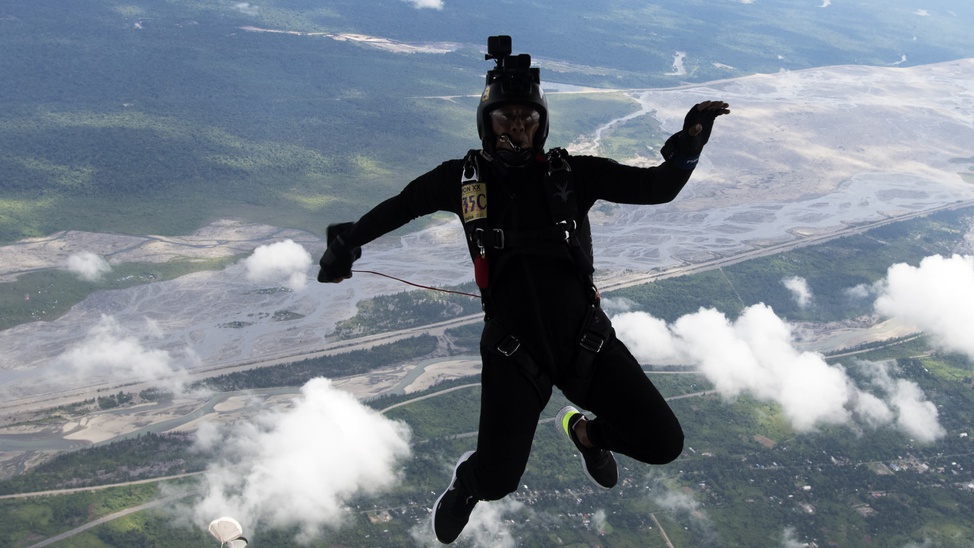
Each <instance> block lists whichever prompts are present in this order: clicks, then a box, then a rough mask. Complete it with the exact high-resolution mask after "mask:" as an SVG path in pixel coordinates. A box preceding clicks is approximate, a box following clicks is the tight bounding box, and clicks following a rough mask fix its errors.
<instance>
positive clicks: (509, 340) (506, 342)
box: [497, 335, 521, 358]
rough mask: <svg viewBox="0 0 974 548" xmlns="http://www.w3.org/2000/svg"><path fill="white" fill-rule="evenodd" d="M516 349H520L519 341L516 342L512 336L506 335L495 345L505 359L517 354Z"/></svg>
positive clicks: (515, 338)
mask: <svg viewBox="0 0 974 548" xmlns="http://www.w3.org/2000/svg"><path fill="white" fill-rule="evenodd" d="M518 348H521V341H519V340H517V337H515V336H514V335H507V336H505V337H504V338H503V339H501V342H499V343H497V351H498V352H500V353H501V354H503V355H504V357H507V358H510V357H511V354H514V353H515V352H517V349H518Z"/></svg>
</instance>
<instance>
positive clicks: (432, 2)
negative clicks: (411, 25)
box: [403, 0, 443, 10]
mask: <svg viewBox="0 0 974 548" xmlns="http://www.w3.org/2000/svg"><path fill="white" fill-rule="evenodd" d="M403 1H404V2H406V3H407V4H412V5H413V7H414V8H416V9H434V10H442V9H443V0H403Z"/></svg>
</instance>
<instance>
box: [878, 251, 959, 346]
mask: <svg viewBox="0 0 974 548" xmlns="http://www.w3.org/2000/svg"><path fill="white" fill-rule="evenodd" d="M877 287H878V292H879V297H877V299H876V301H875V303H874V307H875V309H876V312H878V313H880V314H882V315H884V316H887V317H892V318H897V319H899V320H901V321H903V322H905V323H907V324H910V325H913V326H915V327H917V328H918V329H921V330H922V331H924V332H926V333H927V334H929V335H930V336H931V338H932V339H933V341H934V342H935V344H937V345H939V346H941V347H943V348H945V349H947V350H951V351H955V352H962V353H964V354H965V355H967V356H968V357H970V358H972V359H974V337H972V336H971V333H974V306H972V303H974V257H970V256H961V255H954V256H952V257H950V258H949V259H948V258H944V257H942V256H940V255H934V256H931V257H927V258H925V259H923V260H922V261H920V265H919V266H917V267H913V266H910V265H908V264H904V263H900V264H895V265H893V266H891V267H890V268H889V270H888V271H887V273H886V279H885V280H884V281H883V282H880V283H879V284H878V285H877Z"/></svg>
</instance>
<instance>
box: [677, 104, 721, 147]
mask: <svg viewBox="0 0 974 548" xmlns="http://www.w3.org/2000/svg"><path fill="white" fill-rule="evenodd" d="M727 106H728V105H727V103H725V102H723V101H704V102H702V103H697V104H696V105H694V106H693V108H691V109H690V112H688V113H687V115H686V118H684V119H683V131H681V132H680V138H679V140H678V141H677V148H678V149H679V151H680V152H681V153H683V154H685V155H687V156H699V155H700V152H701V151H702V150H703V146H704V145H706V144H707V141H709V140H710V132H711V131H713V129H714V120H715V119H716V118H717V117H718V116H720V115H721V114H730V110H729V109H728V108H727Z"/></svg>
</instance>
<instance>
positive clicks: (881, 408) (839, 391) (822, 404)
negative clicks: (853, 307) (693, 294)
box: [612, 304, 943, 441]
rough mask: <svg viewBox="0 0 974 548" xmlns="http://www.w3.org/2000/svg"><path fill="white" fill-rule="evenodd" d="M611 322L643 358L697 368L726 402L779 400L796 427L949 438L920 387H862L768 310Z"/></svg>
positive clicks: (626, 317) (631, 316) (633, 316)
mask: <svg viewBox="0 0 974 548" xmlns="http://www.w3.org/2000/svg"><path fill="white" fill-rule="evenodd" d="M612 321H613V324H614V325H615V328H616V332H617V334H618V336H619V338H620V339H622V340H624V341H625V342H626V344H627V345H629V347H630V350H632V352H633V354H634V355H635V356H636V357H637V358H638V359H640V360H641V361H644V362H650V363H656V364H685V365H690V366H692V367H696V368H698V369H699V371H700V372H701V373H702V374H703V375H704V376H706V377H707V379H708V380H709V381H710V382H712V383H713V384H714V387H715V389H716V390H717V391H718V392H719V393H720V394H721V395H722V396H723V397H724V398H727V399H733V398H736V397H738V396H740V395H742V394H748V395H751V396H753V397H755V398H758V399H761V400H764V401H772V402H776V403H777V404H779V405H780V406H781V409H782V413H783V414H784V416H785V417H786V418H787V419H788V421H789V422H790V423H791V425H792V426H793V427H794V428H795V429H796V430H799V431H811V430H814V429H815V428H817V427H818V426H822V425H827V424H849V423H851V422H852V421H853V420H857V421H859V422H860V423H862V424H864V425H868V426H873V427H875V426H883V425H887V424H890V423H891V422H893V423H895V425H896V426H897V427H899V428H900V429H901V430H903V431H904V432H906V433H907V434H909V435H910V436H912V437H914V438H915V439H920V440H922V441H932V440H933V439H936V438H937V437H940V436H942V435H943V429H942V428H940V426H939V424H937V420H936V419H937V415H936V408H935V407H933V405H932V404H930V402H926V401H925V400H924V398H923V393H922V391H921V390H920V388H919V387H918V386H916V385H915V384H913V383H909V382H908V381H897V382H896V383H889V382H879V381H876V380H875V379H877V378H879V379H882V376H881V375H880V376H878V377H877V374H874V375H873V379H874V381H873V382H872V383H871V387H872V388H873V389H874V390H875V391H877V392H879V395H876V394H873V393H871V392H870V391H868V390H864V389H862V388H859V387H857V386H856V385H855V383H854V382H853V380H852V379H851V378H850V377H849V375H848V374H847V371H846V369H845V368H844V367H843V366H841V365H830V364H829V363H827V362H826V361H825V359H824V357H823V356H822V355H820V354H818V353H814V352H806V351H800V350H798V349H797V348H795V346H794V333H793V332H794V329H793V327H792V326H791V325H790V324H788V323H787V322H785V321H784V320H782V319H781V318H779V317H778V316H777V315H776V314H775V313H774V311H773V310H772V309H771V308H770V307H768V306H767V305H764V304H758V305H753V306H750V307H748V308H746V309H745V310H744V312H743V313H742V314H741V316H740V317H739V318H738V319H737V320H734V321H731V320H730V319H728V318H727V317H726V316H725V315H724V314H722V313H720V312H718V311H717V310H714V309H703V308H702V309H700V310H699V311H698V312H696V313H694V314H688V315H686V316H683V317H681V318H679V319H678V320H676V321H675V322H673V324H672V325H667V324H666V323H665V322H663V321H662V320H660V319H658V318H654V317H652V316H650V315H649V314H646V313H643V312H634V313H628V314H621V315H619V316H616V317H614V318H613V320H612ZM886 375H887V377H888V378H891V377H889V373H888V371H887V372H886ZM901 383H905V384H901ZM884 398H885V399H884Z"/></svg>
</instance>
